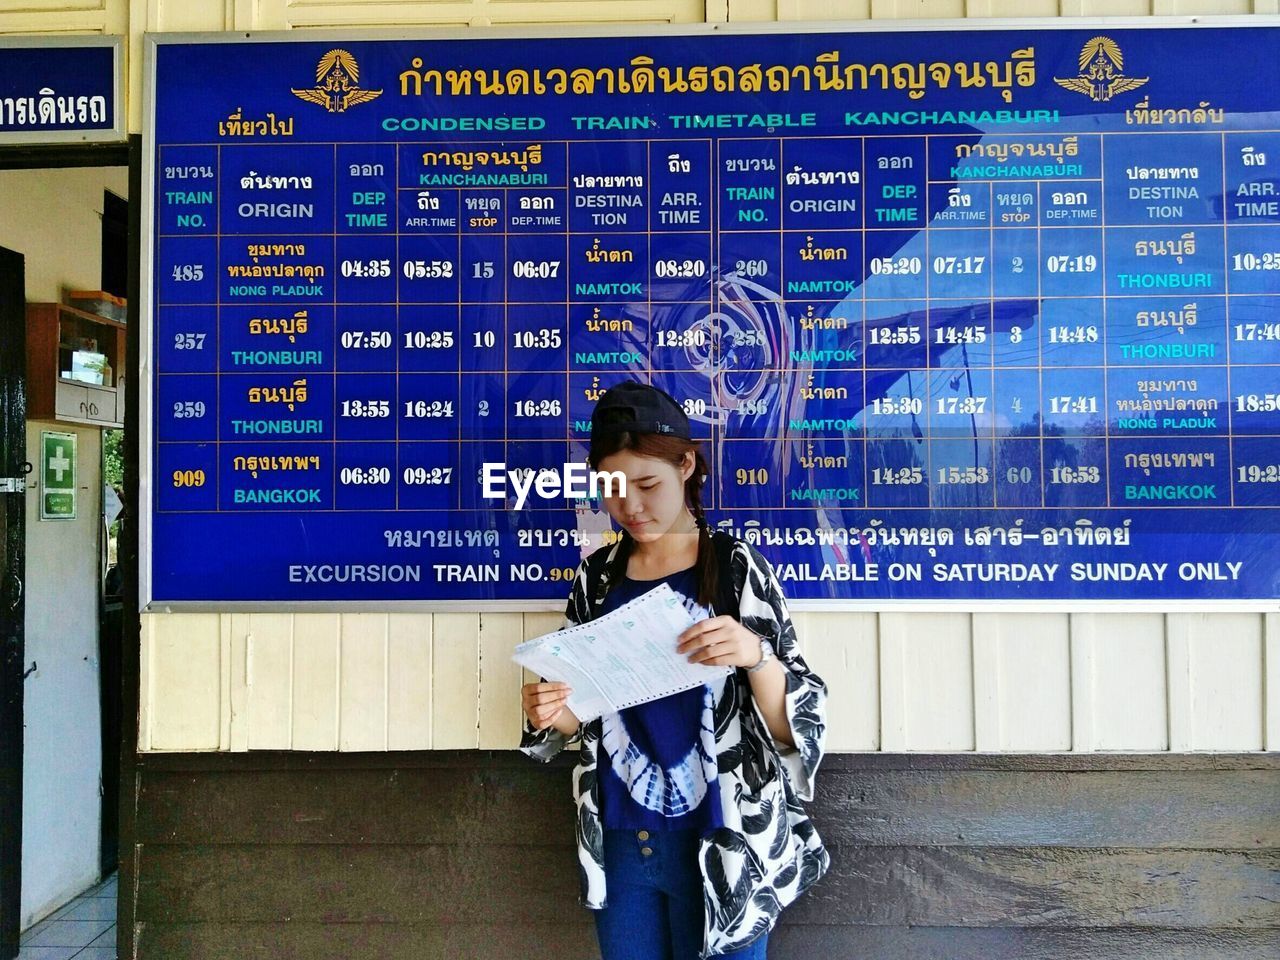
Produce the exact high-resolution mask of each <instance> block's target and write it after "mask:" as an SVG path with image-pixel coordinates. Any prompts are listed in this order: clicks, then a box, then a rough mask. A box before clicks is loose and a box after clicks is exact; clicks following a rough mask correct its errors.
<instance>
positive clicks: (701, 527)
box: [587, 432, 718, 607]
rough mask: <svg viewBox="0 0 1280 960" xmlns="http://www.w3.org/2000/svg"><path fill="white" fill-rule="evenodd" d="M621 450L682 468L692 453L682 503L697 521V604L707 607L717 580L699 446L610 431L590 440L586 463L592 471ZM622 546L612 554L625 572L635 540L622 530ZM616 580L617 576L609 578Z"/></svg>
mask: <svg viewBox="0 0 1280 960" xmlns="http://www.w3.org/2000/svg"><path fill="white" fill-rule="evenodd" d="M623 450H630V451H632V452H633V453H635V454H636V455H637V456H641V457H652V458H653V459H654V460H664V461H666V462H667V463H669V464H671V465H672V466H674V467H675V468H676V469H681V468H683V467H684V458H685V454H686V453H692V454H693V472H692V473H691V474H689V477H688V479H686V480H685V482H684V503H685V506H686V507H688V508H689V512H690V513H692V514H693V518H694V520H695V521H697V524H698V562H697V566H696V571H697V574H696V575H697V580H698V597H697V599H698V603H700V604H701V605H702V606H704V607H706V606H710V605H711V603H712V602H713V601H714V600H715V597H716V586H717V582H718V577H717V570H716V555H715V550H714V548H713V547H712V545H711V529H710V527H709V526H708V525H707V517H706V512H705V511H704V509H703V506H702V484H703V481H704V480H706V478H707V475H708V474H709V473H710V470H709V469H708V467H707V458H706V457H705V456H703V454H702V445H701V444H700V443H698V442H697V441H692V440H682V439H680V438H679V437H672V436H667V435H665V434H660V433H627V432H623V433H613V434H607V435H605V436H603V437H597V438H595V439H593V440H592V441H591V450H590V452H589V453H588V455H587V463H589V464H590V465H591V469H592V470H595V469H596V468H598V467H599V466H600V461H602V460H604V459H605V458H606V457H611V456H613V455H614V454H615V453H619V452H621V451H623ZM622 538H623V539H622V546H621V549H619V550H618V553H617V555H616V556H615V557H614V565H615V568H614V572H615V574H616V573H619V572H621V571H625V569H626V563H627V558H628V557H629V556H630V555H631V548H632V545H633V543H634V541H633V540H632V539H631V537H630V535H628V534H627V532H626V531H625V530H624V531H623V534H622ZM610 579H611V580H614V581H616V580H617V576H616V575H615V576H612V577H610Z"/></svg>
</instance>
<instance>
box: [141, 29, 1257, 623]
mask: <svg viewBox="0 0 1280 960" xmlns="http://www.w3.org/2000/svg"><path fill="white" fill-rule="evenodd" d="M1259 23H1260V21H1258V20H1257V18H1251V19H1250V20H1249V21H1248V25H1245V24H1244V23H1242V22H1240V21H1221V22H1201V23H1198V24H1195V25H1192V24H1190V23H1177V24H1175V23H1168V22H1161V23H1158V24H1157V25H1156V26H1150V25H1144V26H1142V27H1138V26H1136V25H1129V24H1121V23H1116V22H1109V23H1107V24H1106V25H1105V26H1102V27H1100V26H1099V25H1098V24H1096V23H1095V24H1093V25H1082V24H1080V23H1078V22H1071V21H1065V22H1058V23H1054V24H1052V25H1051V26H1050V27H1049V28H1047V29H1046V27H1045V25H1044V23H1043V22H1042V21H1030V22H1026V23H1008V24H1000V25H998V27H996V28H991V29H974V28H973V26H972V24H954V23H935V24H930V25H926V26H925V27H923V28H920V29H913V30H910V31H903V30H897V31H885V30H878V31H848V32H837V31H832V30H830V29H827V28H822V29H817V28H812V29H804V30H797V31H795V32H785V33H783V32H778V31H777V30H776V29H769V30H755V31H753V30H746V31H742V30H738V31H721V30H711V29H705V30H702V31H700V32H697V33H689V32H687V31H686V32H684V33H678V32H664V33H657V34H653V35H645V36H635V35H617V34H610V35H600V34H599V33H596V34H584V35H573V36H566V35H563V34H561V35H557V36H554V37H543V38H538V39H530V38H529V37H528V36H518V35H515V34H501V33H483V34H481V33H476V32H470V33H466V34H464V35H458V34H454V35H434V36H427V37H419V38H405V37H395V38H375V37H356V36H350V35H347V36H342V37H331V38H325V39H315V38H313V37H310V36H309V37H307V38H305V39H304V40H301V41H299V40H296V39H292V38H290V39H288V40H285V39H284V38H282V37H279V36H263V37H250V38H247V39H246V38H244V37H243V36H237V37H223V38H218V39H219V40H220V41H221V42H209V40H208V38H204V37H202V38H199V39H197V38H194V37H187V38H179V39H176V40H172V41H171V40H170V39H169V38H166V39H165V40H164V41H163V42H162V41H161V40H160V39H159V38H152V42H151V43H150V44H149V47H148V57H149V63H148V77H149V83H148V89H149V90H150V91H151V97H152V100H153V102H152V103H151V105H150V117H149V122H148V126H147V131H148V145H147V150H146V152H147V161H146V170H145V178H144V195H145V202H146V204H147V213H146V215H145V219H144V222H145V223H146V224H147V229H148V232H149V236H148V238H147V241H146V245H145V246H146V254H145V256H146V258H147V264H146V266H147V271H148V272H147V273H146V274H145V276H147V277H148V278H149V279H148V283H146V284H144V286H147V287H149V289H148V292H147V302H146V303H145V304H144V329H145V339H144V354H143V356H144V357H145V358H146V360H145V363H146V364H147V365H148V367H149V369H144V371H143V384H142V386H143V398H144V404H145V406H146V409H145V410H144V412H143V416H142V419H143V424H144V430H145V431H149V432H148V433H147V435H145V436H144V442H143V449H144V450H145V451H146V456H145V457H144V460H145V474H144V502H145V504H146V517H145V519H144V536H145V538H146V544H148V545H149V546H148V548H147V552H146V554H145V555H147V556H148V559H149V569H148V571H147V573H146V575H145V579H144V592H143V597H144V601H146V602H149V603H151V604H153V605H155V606H164V605H175V604H176V605H182V604H188V605H198V604H206V605H208V604H226V603H232V604H235V603H240V602H244V603H267V604H286V605H288V604H293V603H310V602H324V601H331V602H337V603H342V604H350V603H360V602H372V603H383V604H385V603H389V602H400V601H404V602H422V603H428V604H431V603H444V604H450V603H451V604H454V605H456V606H458V607H465V608H467V609H481V608H485V607H486V606H490V607H497V608H501V607H503V606H504V605H507V606H512V607H521V608H525V609H531V608H535V607H543V606H558V605H559V604H561V603H562V602H563V599H564V596H565V594H566V591H567V585H566V581H567V579H568V578H569V577H570V576H572V572H573V570H574V568H575V567H576V565H577V562H578V561H579V559H580V557H581V556H582V554H583V553H584V551H586V550H588V549H591V548H594V547H595V546H598V545H599V544H601V543H607V542H609V541H610V540H611V538H612V537H613V536H614V534H613V533H612V531H611V529H610V526H609V522H608V519H607V516H606V515H604V514H603V513H602V512H601V511H600V509H599V507H600V503H599V501H598V500H593V499H591V498H589V497H586V496H581V495H579V496H576V497H574V498H572V499H567V498H565V497H564V496H563V495H560V496H557V497H551V498H544V497H540V496H538V493H537V491H536V490H535V491H534V492H533V493H532V494H531V495H530V496H529V498H528V499H527V500H526V502H525V503H524V504H522V505H520V506H519V507H517V497H516V493H515V491H514V486H515V483H516V482H527V481H528V479H529V478H531V477H533V476H536V475H545V474H546V473H547V471H552V472H554V473H555V474H557V475H560V474H561V473H562V471H563V468H564V465H565V464H572V463H580V462H581V461H583V459H584V457H585V453H586V438H587V436H588V430H589V417H590V412H591V409H592V404H593V401H594V400H595V398H596V397H598V396H599V394H600V393H601V392H602V391H603V390H604V389H606V388H607V387H609V386H610V385H611V384H613V383H616V382H619V381H621V380H624V379H639V380H642V381H647V382H652V383H654V384H657V385H659V386H661V387H663V388H664V389H666V390H668V391H669V392H670V393H672V394H673V395H674V396H675V397H677V398H678V399H679V400H680V401H681V402H682V403H683V404H684V406H685V408H686V409H687V410H688V412H689V414H690V419H691V421H692V423H693V425H694V430H695V433H696V435H697V437H698V438H700V439H701V440H703V441H706V448H707V450H708V452H709V454H710V460H711V464H712V477H711V479H710V481H709V482H708V485H707V489H706V492H705V497H704V500H705V502H706V504H707V506H708V508H709V517H710V520H711V522H712V523H714V524H717V525H719V526H721V527H722V528H723V529H727V530H731V531H733V532H736V533H738V534H739V535H741V536H743V537H744V538H746V539H747V540H749V541H751V542H753V543H756V544H757V545H758V546H759V548H760V550H761V551H762V552H763V553H764V554H765V556H767V557H768V558H769V559H770V560H771V561H772V562H773V563H774V565H775V568H776V569H777V571H778V574H779V577H780V579H781V580H782V582H783V585H784V587H785V589H786V591H787V593H788V595H789V596H790V597H792V598H793V599H795V600H797V601H800V602H804V601H813V602H815V605H821V604H822V602H824V601H825V602H826V603H827V604H828V605H848V606H856V605H866V604H871V605H883V604H886V603H896V602H902V601H921V602H925V603H929V602H937V603H947V602H950V603H953V604H963V605H968V606H973V605H981V604H983V603H988V602H1002V603H1003V602H1007V601H1028V602H1034V603H1037V604H1040V605H1042V606H1044V605H1061V604H1065V605H1067V606H1070V605H1073V604H1075V605H1080V604H1092V603H1097V602H1109V601H1116V600H1129V601H1146V602H1148V603H1152V604H1159V605H1161V606H1164V605H1167V604H1170V603H1173V604H1179V603H1181V604H1183V605H1188V604H1190V605H1198V606H1210V605H1213V604H1221V603H1230V604H1234V605H1236V606H1238V607H1239V606H1252V607H1254V608H1260V607H1267V606H1274V601H1275V599H1276V598H1277V596H1278V595H1280V579H1278V576H1280V552H1278V551H1276V550H1274V549H1272V545H1273V542H1274V535H1275V532H1276V528H1277V520H1278V519H1280V512H1277V509H1276V508H1277V506H1280V448H1278V447H1277V434H1280V414H1278V413H1277V409H1278V407H1280V383H1278V382H1277V380H1276V373H1275V371H1276V363H1277V360H1278V359H1280V312H1277V304H1278V303H1280V299H1278V298H1280V195H1278V187H1277V185H1278V184H1280V176H1277V173H1276V171H1277V170H1278V169H1280V58H1277V57H1276V56H1275V51H1276V50H1277V44H1278V42H1280V34H1278V33H1277V28H1276V26H1275V25H1274V22H1268V21H1263V22H1261V23H1262V25H1259ZM485 464H501V465H502V468H501V469H502V470H504V471H512V473H511V474H509V475H508V474H505V473H504V474H503V475H504V476H507V477H509V478H510V479H511V482H510V483H507V484H506V486H505V494H504V490H503V488H502V487H499V486H498V485H497V484H496V483H495V484H491V486H490V488H489V489H488V490H486V489H485V487H484V483H483V480H484V471H485ZM544 489H547V490H550V489H553V488H552V487H551V486H550V484H548V486H547V487H545V488H544ZM575 492H576V493H579V494H581V493H582V490H581V489H579V490H578V491H575ZM486 494H489V495H495V494H496V497H495V496H487V495H486Z"/></svg>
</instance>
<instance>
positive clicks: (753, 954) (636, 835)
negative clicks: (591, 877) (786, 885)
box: [592, 830, 768, 960]
mask: <svg viewBox="0 0 1280 960" xmlns="http://www.w3.org/2000/svg"><path fill="white" fill-rule="evenodd" d="M604 875H605V889H606V900H607V901H608V904H609V905H608V906H607V907H605V908H604V909H603V910H595V911H592V912H593V913H594V914H595V919H596V936H597V937H598V938H599V940H600V952H601V953H602V954H603V956H604V960H698V957H699V954H701V952H702V921H703V906H702V871H701V870H700V869H699V868H698V831H696V830H675V831H670V832H646V831H636V830H606V831H605V832H604ZM767 940H768V936H767V935H766V936H763V937H761V938H760V939H759V940H757V941H756V942H755V943H753V944H751V945H750V946H749V947H745V948H743V949H742V950H735V951H733V952H732V953H724V954H719V956H722V957H725V958H732V960H765V949H766V941H767Z"/></svg>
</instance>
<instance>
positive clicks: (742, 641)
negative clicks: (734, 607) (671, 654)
mask: <svg viewBox="0 0 1280 960" xmlns="http://www.w3.org/2000/svg"><path fill="white" fill-rule="evenodd" d="M677 642H678V644H679V646H677V647H676V653H682V654H685V655H687V656H688V658H689V662H690V663H702V664H706V665H707V666H709V667H721V666H729V667H754V666H755V665H756V664H757V663H759V662H760V657H761V655H762V653H763V651H762V650H761V647H760V637H759V636H757V635H756V634H754V633H752V632H751V631H750V630H748V629H747V628H746V627H744V626H743V625H742V624H741V623H739V622H738V621H737V620H735V619H733V617H730V616H728V615H727V614H726V615H725V616H720V617H711V618H709V619H707V620H701V621H699V622H698V623H695V624H694V625H693V626H692V627H690V628H689V629H688V630H686V631H684V633H682V634H680V636H679V637H678V638H677Z"/></svg>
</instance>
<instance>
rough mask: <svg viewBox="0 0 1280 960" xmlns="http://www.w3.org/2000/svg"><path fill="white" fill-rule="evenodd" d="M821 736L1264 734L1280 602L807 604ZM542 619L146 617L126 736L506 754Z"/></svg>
mask: <svg viewBox="0 0 1280 960" xmlns="http://www.w3.org/2000/svg"><path fill="white" fill-rule="evenodd" d="M1250 13H1252V14H1276V13H1280V0H1199V2H1196V0H841V2H837V0H707V2H705V3H704V2H690V0H534V2H518V0H500V2H489V0H470V2H466V0H462V2H366V3H361V2H355V0H202V2H197V0H83V2H80V3H70V2H68V0H0V34H4V33H32V32H63V33H127V34H128V35H129V36H130V40H131V42H130V45H129V51H130V68H129V69H130V129H131V130H132V131H134V132H136V131H138V130H139V129H140V116H141V111H140V103H141V97H140V91H141V89H142V87H141V71H140V66H139V64H140V56H139V53H140V49H141V46H140V44H141V37H142V34H143V33H144V32H178V31H204V30H215V31H220V30H236V31H239V30H298V29H301V30H305V29H314V28H343V27H350V28H352V29H353V30H356V29H359V28H362V27H383V28H386V27H404V28H406V29H412V28H427V27H431V26H449V27H455V28H456V27H458V26H474V27H484V26H488V25H497V24H521V23H527V24H544V25H545V24H548V23H603V22H618V23H631V24H636V25H644V24H651V23H690V22H701V21H704V20H706V21H712V22H726V21H732V22H741V21H752V20H755V21H774V20H778V21H794V20H811V21H812V20H818V21H820V20H858V19H876V20H893V19H909V18H951V17H1032V16H1045V17H1052V16H1071V17H1099V16H1133V17H1140V16H1147V15H1158V16H1159V15H1163V16H1189V15H1210V14H1250ZM796 619H797V626H798V628H799V632H800V637H801V642H802V645H803V647H804V649H805V652H806V655H807V657H808V658H809V660H810V661H811V662H812V663H813V665H814V667H815V668H816V669H817V670H818V671H819V672H820V673H821V674H822V675H823V676H824V677H825V678H826V679H827V681H828V683H829V685H830V687H831V693H832V696H831V706H830V728H831V733H830V745H831V747H832V749H834V750H837V751H874V750H884V751H894V752H900V751H975V750H976V751H984V752H1012V751H1034V752H1059V751H1086V752H1087V751H1103V750H1123V751H1164V750H1170V751H1192V750H1211V751H1238V750H1263V749H1271V750H1276V749H1280V614H1268V615H1262V614H1212V615H1210V614H1173V613H1171V614H1161V613H1124V614H1121V613H1117V614H1027V613H982V614H963V613H882V614H828V613H822V614H819V613H805V614H800V615H798V616H797V618H796ZM558 620H559V618H558V617H557V616H555V615H553V614H546V613H527V614H519V613H502V614H435V615H432V614H408V613H406V614H370V613H333V614H327V613H326V614H297V615H294V614H287V613H276V614H233V613H222V614H217V613H212V614H153V615H148V616H145V617H144V618H143V628H142V663H141V685H142V690H141V698H140V699H141V710H140V716H139V718H138V719H139V745H140V748H141V749H143V750H153V751H170V750H172V751H177V750H254V749H286V750H402V749H456V748H473V747H479V748H504V747H511V746H514V745H515V743H516V740H517V738H518V732H519V726H520V714H519V707H518V689H519V686H520V683H521V682H522V677H521V674H520V671H519V670H518V668H516V667H514V666H513V665H512V664H511V661H510V651H511V648H512V646H514V645H515V644H516V643H517V642H519V641H520V640H522V639H524V638H527V637H532V636H536V635H538V634H540V633H543V632H546V631H547V630H549V629H553V628H554V627H555V626H557V625H558Z"/></svg>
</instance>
